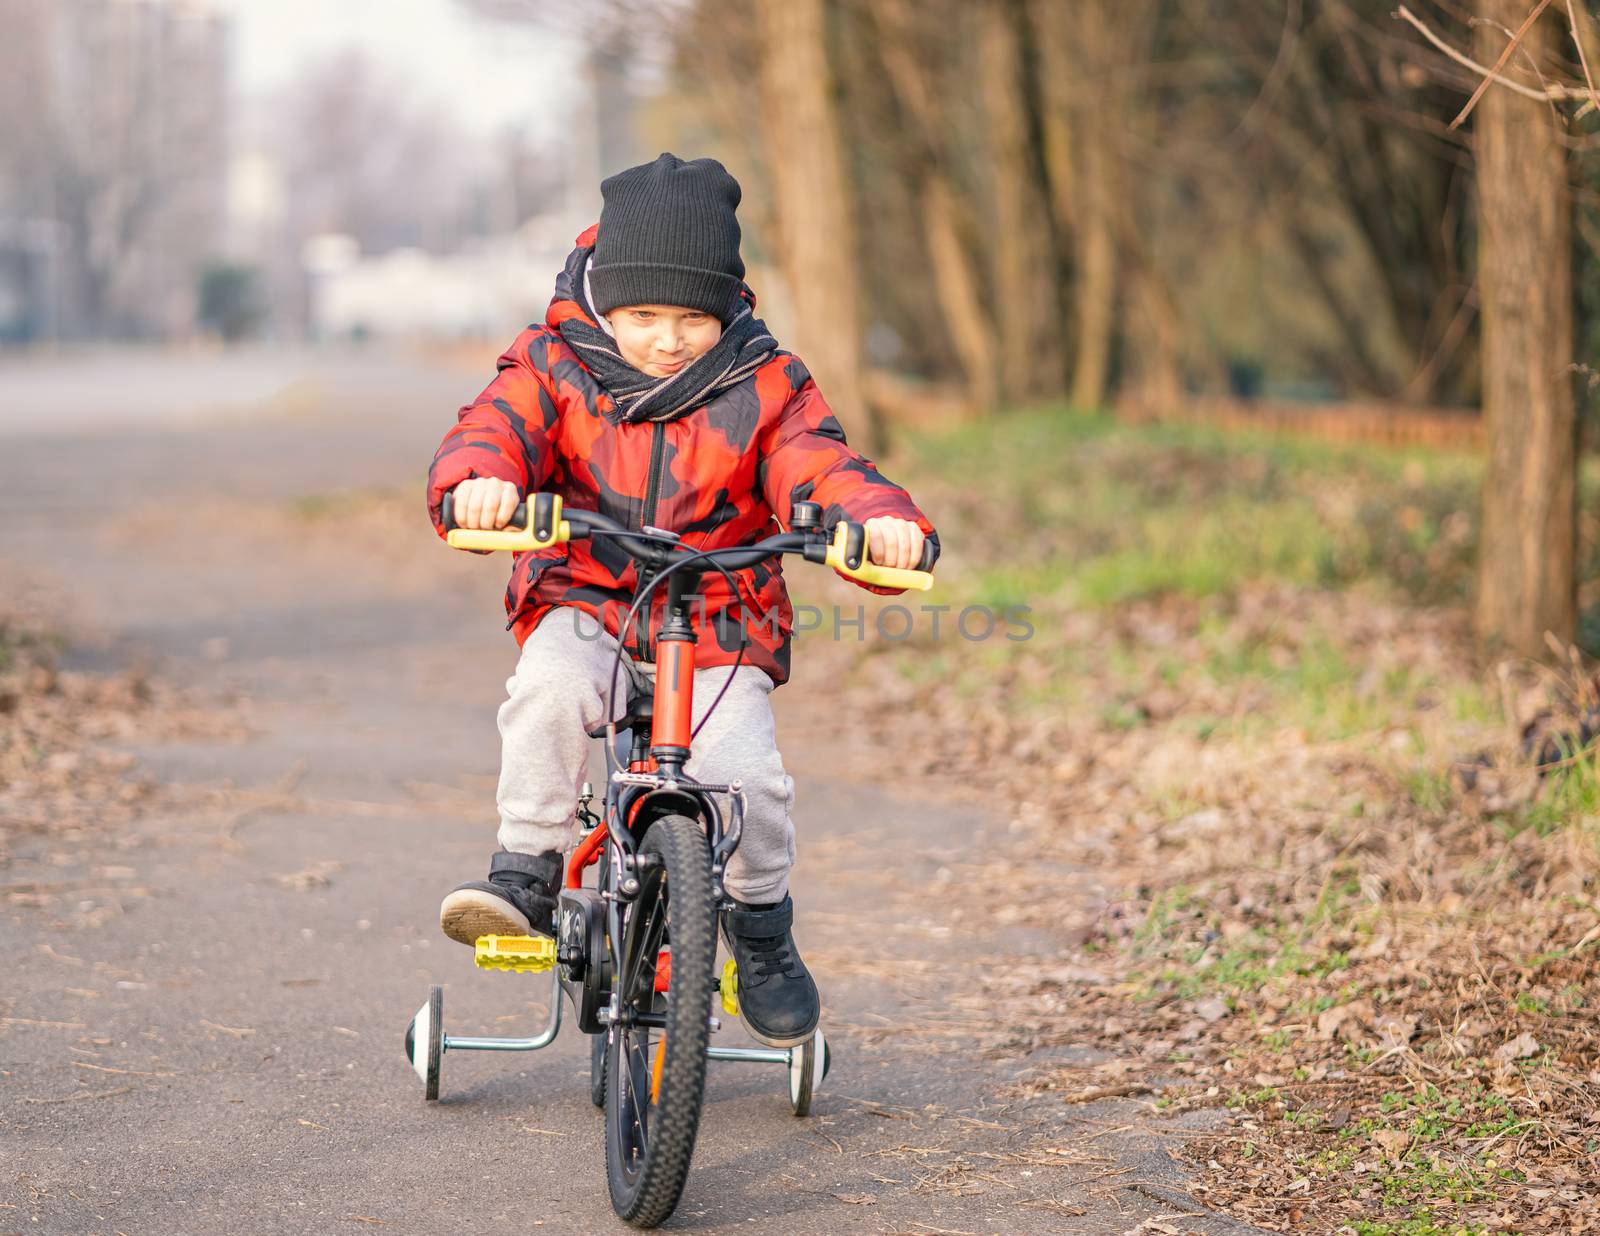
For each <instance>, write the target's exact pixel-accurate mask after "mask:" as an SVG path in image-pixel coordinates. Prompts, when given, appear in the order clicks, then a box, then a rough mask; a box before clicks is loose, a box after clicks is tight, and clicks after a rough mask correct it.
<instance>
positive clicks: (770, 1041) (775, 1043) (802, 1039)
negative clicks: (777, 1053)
mask: <svg viewBox="0 0 1600 1236" xmlns="http://www.w3.org/2000/svg"><path fill="white" fill-rule="evenodd" d="M817 1007H818V1014H817V1025H816V1026H812V1027H811V1029H810V1030H809V1031H807V1032H806V1033H805V1034H802V1035H800V1036H799V1037H798V1038H793V1037H791V1038H786V1039H775V1038H770V1037H769V1036H767V1035H765V1034H760V1033H758V1032H757V1030H756V1028H755V1027H754V1026H752V1025H751V1024H750V1019H749V1018H747V1017H741V1018H740V1020H741V1021H743V1022H744V1029H745V1033H746V1034H748V1035H749V1036H750V1037H751V1038H753V1039H754V1040H755V1041H756V1042H758V1043H761V1044H763V1045H765V1046H767V1047H799V1046H800V1044H802V1043H806V1042H809V1041H810V1039H811V1037H812V1035H814V1034H816V1032H817V1026H820V1025H821V1024H822V1014H821V1005H820V1004H819V1005H818V1006H817Z"/></svg>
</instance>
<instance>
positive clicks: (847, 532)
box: [440, 493, 934, 592]
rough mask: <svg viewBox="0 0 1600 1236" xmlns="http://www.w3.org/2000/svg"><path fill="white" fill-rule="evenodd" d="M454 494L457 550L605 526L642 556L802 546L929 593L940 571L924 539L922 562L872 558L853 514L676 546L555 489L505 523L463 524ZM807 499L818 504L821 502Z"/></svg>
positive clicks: (451, 537)
mask: <svg viewBox="0 0 1600 1236" xmlns="http://www.w3.org/2000/svg"><path fill="white" fill-rule="evenodd" d="M454 499H455V494H454V493H448V494H446V495H445V496H444V503H443V506H442V509H441V512H440V514H441V517H442V520H443V523H444V526H445V533H446V535H445V540H446V541H448V542H449V544H450V546H451V548H453V549H475V550H485V551H491V552H492V551H496V550H509V551H511V552H513V553H520V552H522V551H524V550H531V549H548V548H550V547H551V546H552V545H560V544H564V543H566V542H568V541H572V540H581V539H582V538H584V537H588V536H592V535H594V534H595V533H597V532H598V533H600V534H601V535H604V536H610V537H613V538H615V539H616V540H617V542H618V543H619V544H620V545H621V546H622V547H623V548H624V549H626V550H627V551H628V552H629V553H630V554H632V555H633V556H634V557H636V558H645V559H650V558H662V557H664V556H665V557H670V555H671V553H672V552H673V550H674V548H679V549H681V551H682V552H684V553H692V554H694V555H695V556H696V557H701V558H705V559H706V560H707V561H708V563H715V564H717V565H719V566H722V567H725V568H727V569H729V570H738V569H741V568H744V567H750V566H754V565H755V564H756V563H758V562H761V561H763V560H764V559H767V558H770V557H772V556H773V555H774V554H783V553H801V554H804V555H805V557H806V558H807V559H808V560H809V561H813V562H822V563H825V564H826V565H828V566H831V567H833V568H834V569H835V570H836V571H838V572H839V573H840V574H841V575H843V576H845V577H846V578H848V579H853V580H858V581H859V582H861V583H864V584H874V585H876V586H878V587H880V588H911V589H915V590H917V591H919V592H926V591H927V590H928V589H929V588H932V587H933V575H932V574H931V573H930V572H929V568H930V567H931V566H932V558H933V552H934V550H933V545H932V543H931V542H924V544H923V547H922V559H921V561H920V562H919V563H918V565H917V567H916V569H911V570H908V569H906V568H903V567H886V566H880V565H878V564H877V563H875V562H869V561H868V560H867V536H866V528H865V526H864V525H862V524H858V523H854V522H852V521H849V520H840V521H839V522H838V523H836V524H835V525H834V527H833V535H832V537H831V538H830V537H829V535H828V533H827V531H826V530H825V529H824V528H822V527H821V525H820V524H817V523H809V524H806V525H803V526H799V527H796V528H795V529H794V530H793V531H791V532H783V533H779V534H778V535H776V536H771V537H768V538H766V539H765V540H763V541H758V542H757V543H756V544H754V545H732V546H729V547H727V548H725V549H697V548H695V547H694V546H691V545H680V546H678V547H674V546H672V545H670V544H668V543H665V542H664V537H666V536H671V535H672V534H670V533H665V534H663V533H651V532H642V531H639V530H636V529H632V528H626V527H624V526H623V525H622V524H619V523H618V522H617V521H616V520H614V519H612V518H610V517H609V516H606V515H602V514H600V512H598V511H576V510H574V511H563V509H562V503H561V495H560V494H552V493H538V494H532V495H530V498H529V501H528V502H523V503H520V504H519V505H518V506H517V509H516V511H515V512H514V513H513V514H512V516H511V523H510V524H508V525H507V526H506V527H504V528H500V529H495V530H489V529H479V528H462V527H459V526H458V525H457V524H456V521H455V502H454ZM796 505H797V506H799V505H801V504H796ZM804 505H805V506H806V507H809V508H811V509H812V510H813V511H814V509H815V504H814V503H807V504H804ZM530 516H531V518H530ZM795 522H796V523H797V524H798V523H799V522H800V521H799V520H798V519H797V520H796V521H795ZM641 547H643V548H641Z"/></svg>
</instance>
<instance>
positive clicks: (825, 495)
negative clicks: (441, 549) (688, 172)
mask: <svg viewBox="0 0 1600 1236" xmlns="http://www.w3.org/2000/svg"><path fill="white" fill-rule="evenodd" d="M594 237H595V229H594V228H590V229H589V230H588V231H586V232H585V233H584V234H583V235H582V236H580V237H578V241H577V244H578V246H579V247H578V250H577V251H576V252H575V253H574V255H573V261H576V262H580V263H581V255H582V254H583V253H584V252H585V251H586V250H587V249H588V248H590V247H592V246H593V244H594ZM573 269H574V267H573V263H572V262H569V265H568V271H567V274H566V277H565V279H564V280H563V282H562V283H558V285H557V296H556V299H555V300H554V301H552V302H551V305H550V308H549V310H548V312H547V314H546V319H545V322H544V324H543V325H533V326H530V327H528V328H527V329H526V330H524V331H523V332H522V333H521V334H520V335H518V336H517V339H516V341H515V342H514V343H513V344H512V345H511V346H510V347H509V348H508V349H506V351H505V353H504V354H503V355H501V357H500V360H499V362H498V369H499V374H498V376H497V377H496V378H495V379H494V381H493V382H491V383H490V384H489V385H488V386H487V387H486V388H485V389H484V391H483V393H482V394H481V395H479V396H478V397H477V398H476V399H475V400H473V401H472V402H471V403H470V404H468V405H467V406H466V407H464V408H462V409H461V411H460V414H459V416H458V423H457V424H456V426H455V428H453V429H451V430H450V432H449V433H448V434H446V435H445V439H444V442H443V443H442V444H441V445H440V447H439V450H438V453H437V454H436V455H435V456H434V460H433V466H432V468H431V469H430V470H429V473H428V510H429V513H430V515H431V516H432V517H433V522H434V526H435V528H436V529H437V530H438V532H439V534H440V536H443V535H444V528H443V525H442V524H441V522H440V505H441V503H442V502H443V500H444V495H445V494H446V493H448V492H449V491H450V490H451V489H453V488H454V487H455V486H456V485H458V484H460V483H461V482H462V481H464V480H467V479H468V478H469V477H475V476H493V477H498V478H500V479H501V480H506V481H510V482H512V483H513V484H515V485H517V486H518V487H520V488H521V489H522V491H523V493H524V494H528V493H531V492H536V491H541V490H549V491H553V492H555V493H559V494H560V495H561V499H562V504H563V505H564V506H566V507H569V508H576V509H579V510H589V511H600V512H601V513H603V514H605V515H609V516H610V517H611V518H613V519H616V520H619V521H621V522H623V523H625V524H627V525H629V526H631V527H639V526H641V525H642V524H649V525H652V526H654V527H658V528H666V529H669V530H671V531H673V532H676V533H678V534H680V535H681V536H682V538H683V541H684V543H685V544H687V545H690V546H693V547H694V548H697V549H699V548H706V549H714V548H727V547H731V546H738V545H748V544H752V543H754V542H756V541H759V540H760V539H762V538H763V537H765V536H769V535H771V534H772V533H774V532H776V531H778V530H779V529H780V527H787V526H788V524H789V510H790V506H791V504H793V503H795V502H801V501H807V500H809V501H812V502H816V503H819V504H820V505H821V506H822V508H823V524H824V525H825V526H826V527H829V528H831V527H832V526H833V525H834V524H835V523H836V522H837V521H838V520H840V519H850V520H854V521H857V522H862V521H865V520H867V519H871V518H873V517H875V516H878V515H893V516H896V517H898V518H901V519H909V520H913V521H915V522H916V524H917V525H918V527H920V528H921V529H922V531H923V533H924V534H925V535H927V536H928V537H930V538H931V539H932V540H933V542H934V544H935V546H936V547H937V544H938V537H937V535H936V534H935V533H934V530H933V525H932V524H930V523H929V522H928V520H927V518H926V517H925V516H924V515H923V514H922V512H921V511H920V510H919V509H918V508H917V506H916V504H915V503H913V502H912V500H911V497H910V495H908V494H907V493H906V491H905V490H903V489H901V488H900V487H899V486H898V485H896V484H894V483H893V482H892V481H890V480H889V479H888V478H887V477H885V476H884V475H883V474H882V473H880V472H879V471H878V470H877V468H876V466H874V465H873V463H872V462H871V461H870V460H868V459H865V458H863V457H862V456H861V455H859V454H858V453H856V452H855V451H853V450H852V449H851V448H850V447H849V445H848V444H847V443H846V442H845V436H844V430H843V429H842V428H841V427H840V425H839V422H838V420H837V419H836V418H835V417H834V415H833V413H832V412H831V411H829V409H828V405H827V404H826V403H825V402H823V398H822V395H821V393H820V392H819V391H818V390H817V385H816V383H815V382H813V381H812V380H811V376H810V374H809V373H807V371H806V367H805V366H804V365H803V364H802V363H801V362H800V360H799V358H798V357H796V356H793V355H791V354H790V353H787V352H782V351H780V352H778V353H777V354H776V355H775V356H774V357H773V358H772V359H771V360H770V361H768V362H767V363H766V364H765V365H763V366H762V367H761V368H760V369H759V370H757V371H756V372H755V373H754V374H753V375H751V377H750V378H749V379H747V380H746V381H745V382H743V383H741V384H740V385H739V386H736V387H734V388H733V389H732V390H729V391H726V392H724V393H723V394H722V395H720V396H718V397H717V398H715V399H713V400H711V401H710V402H709V403H706V404H704V405H702V406H701V407H698V408H695V409H694V410H693V411H691V412H688V413H686V414H684V415H683V416H680V417H678V418H676V419H674V420H668V421H657V422H644V423H637V424H633V423H628V422H625V421H621V420H620V419H619V418H618V414H617V412H616V409H615V406H614V404H613V403H612V399H611V396H610V395H609V394H608V393H607V392H606V391H605V389H604V388H603V387H601V386H600V385H599V384H598V383H597V382H596V381H595V379H594V378H593V377H592V376H591V375H590V373H589V371H588V369H586V368H585V367H584V365H583V364H582V362H581V361H579V360H578V358H577V355H576V354H575V353H574V352H573V351H572V349H571V348H570V347H568V346H567V344H566V343H565V341H563V340H562V338H561V334H560V331H559V329H558V328H559V325H560V323H561V322H562V321H565V320H566V319H567V318H569V317H573V316H580V317H581V316H584V315H583V310H582V309H581V308H580V307H579V306H578V304H577V303H576V301H574V300H572V299H571V298H570V297H567V296H563V295H562V292H563V290H564V289H565V288H566V287H570V282H569V281H570V278H571V275H572V273H573ZM747 298H748V299H750V300H751V302H752V304H753V297H748V295H747ZM936 552H937V551H936ZM733 575H734V576H735V578H736V580H737V585H738V587H737V593H738V595H737V596H735V595H733V594H732V592H731V591H730V589H729V587H728V583H727V581H726V579H724V578H723V577H722V576H721V575H719V574H717V573H716V572H714V571H713V572H709V573H707V574H706V575H704V576H703V577H702V582H701V585H700V588H699V592H700V594H701V595H702V596H703V597H704V602H703V604H702V603H697V604H696V605H695V606H694V609H693V612H694V613H695V615H696V627H697V630H696V635H697V636H698V637H699V641H700V642H699V648H698V650H697V653H696V663H697V664H698V665H700V666H711V665H730V664H732V663H733V661H734V659H735V658H736V657H737V655H738V651H739V642H740V641H739V624H740V623H742V624H743V625H744V629H745V631H746V632H747V637H748V640H749V643H748V645H747V647H746V649H745V654H744V656H745V661H746V663H748V664H753V665H758V666H760V667H761V668H762V669H763V670H765V671H766V672H767V673H768V674H769V675H770V676H771V677H772V679H773V681H774V683H782V682H784V681H786V680H787V679H788V677H789V660H790V641H791V635H792V631H793V620H794V610H793V606H792V605H791V604H790V601H789V593H788V589H787V588H786V587H785V585H784V581H783V573H782V569H781V567H780V565H779V562H778V561H777V560H773V561H772V562H770V563H769V564H763V565H757V566H754V567H751V568H748V569H746V570H742V571H736V572H733ZM636 582H637V574H636V571H635V568H634V564H633V561H632V559H630V558H628V557H627V556H626V554H624V553H623V552H622V551H621V550H620V549H618V548H617V547H615V546H614V545H612V544H611V543H610V542H609V541H607V540H606V538H604V537H597V538H594V539H592V540H584V541H573V542H570V543H568V544H565V545H557V546H552V547H551V548H549V549H544V550H535V551H531V552H528V553H522V554H518V555H517V556H516V558H515V560H514V561H513V563H512V567H511V582H510V585H509V586H508V587H507V589H506V612H507V614H508V615H509V621H508V622H507V623H506V625H507V627H508V628H510V629H511V630H513V631H514V632H515V634H516V637H517V642H518V644H521V643H522V642H523V641H525V640H526V639H527V638H528V635H529V633H530V632H532V631H533V629H534V628H535V627H536V626H538V624H539V622H540V621H541V620H542V619H543V618H544V617H545V615H546V614H548V613H550V611H551V610H553V609H554V608H556V607H557V606H562V605H566V606H576V607H578V608H580V609H583V610H586V611H587V612H588V613H590V614H592V615H595V616H596V617H598V618H600V620H601V621H603V622H604V623H605V627H606V630H607V631H609V632H610V633H611V634H612V635H616V634H617V633H618V627H619V625H620V623H621V620H622V618H623V617H624V615H626V613H627V610H628V606H629V605H630V604H631V603H632V600H633V590H634V586H635V583H636ZM860 586H861V587H863V588H867V590H868V591H870V592H877V593H881V594H883V595H888V596H892V595H896V594H898V593H899V592H901V591H903V589H898V588H878V587H872V586H869V585H866V584H862V585H860ZM665 593H666V589H665V588H662V589H659V590H658V592H657V595H656V596H655V598H653V602H652V604H653V607H654V611H655V612H654V613H653V614H652V615H651V622H650V623H649V624H647V626H646V629H647V630H654V629H655V621H656V620H657V619H658V618H659V616H660V612H661V608H662V606H663V605H664V604H665V600H666V597H665ZM635 635H636V632H635V631H630V632H629V639H628V641H627V642H628V646H629V649H630V652H635V653H636V654H637V652H638V642H637V639H636V638H635ZM650 652H651V650H649V649H645V650H644V653H645V655H646V656H648V655H649V654H650Z"/></svg>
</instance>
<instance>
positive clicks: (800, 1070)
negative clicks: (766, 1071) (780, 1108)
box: [789, 1030, 831, 1116]
mask: <svg viewBox="0 0 1600 1236" xmlns="http://www.w3.org/2000/svg"><path fill="white" fill-rule="evenodd" d="M830 1063H831V1060H830V1053H829V1051H828V1041H827V1040H826V1039H825V1038H823V1037H822V1031H821V1030H818V1031H817V1032H816V1033H815V1034H813V1035H812V1036H811V1037H810V1038H809V1039H807V1040H806V1041H805V1042H804V1043H802V1044H800V1046H798V1047H796V1048H793V1049H792V1050H791V1051H790V1052H789V1106H790V1107H792V1108H794V1114H795V1115H796V1116H809V1115H810V1114H811V1096H812V1094H814V1093H815V1092H816V1088H817V1086H818V1085H820V1084H821V1082H822V1079H823V1078H824V1077H826V1076H827V1075H828V1065H829V1064H830Z"/></svg>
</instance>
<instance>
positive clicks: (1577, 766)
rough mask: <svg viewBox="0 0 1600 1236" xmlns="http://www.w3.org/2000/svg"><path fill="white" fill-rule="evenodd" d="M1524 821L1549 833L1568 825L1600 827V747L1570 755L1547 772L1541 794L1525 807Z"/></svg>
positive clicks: (1585, 828) (1585, 827) (1542, 831)
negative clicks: (1566, 759) (1562, 762)
mask: <svg viewBox="0 0 1600 1236" xmlns="http://www.w3.org/2000/svg"><path fill="white" fill-rule="evenodd" d="M1521 822H1522V824H1523V826H1524V827H1527V828H1532V829H1534V830H1536V831H1537V832H1539V833H1545V834H1548V833H1554V832H1559V831H1560V830H1561V829H1564V828H1581V829H1584V830H1585V831H1588V832H1591V833H1593V832H1595V831H1597V830H1600V749H1591V750H1589V751H1588V752H1586V753H1583V754H1578V755H1576V756H1573V757H1568V761H1567V762H1566V763H1564V764H1562V765H1560V766H1559V767H1557V768H1555V769H1552V770H1551V771H1550V772H1548V773H1546V774H1545V779H1544V784H1543V785H1542V786H1541V787H1540V790H1539V795H1538V797H1537V798H1536V799H1534V801H1533V802H1532V803H1530V804H1529V805H1528V806H1527V807H1525V808H1524V809H1523V817H1522V821H1521Z"/></svg>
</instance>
